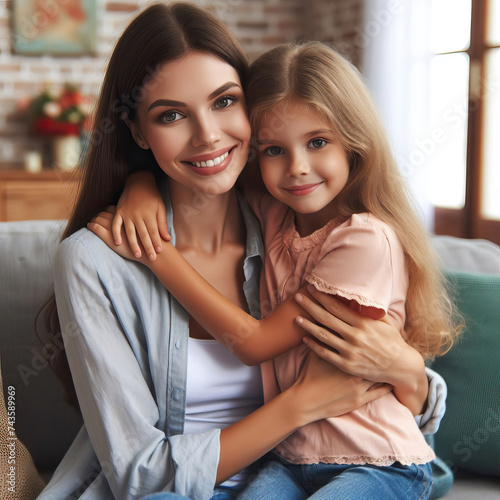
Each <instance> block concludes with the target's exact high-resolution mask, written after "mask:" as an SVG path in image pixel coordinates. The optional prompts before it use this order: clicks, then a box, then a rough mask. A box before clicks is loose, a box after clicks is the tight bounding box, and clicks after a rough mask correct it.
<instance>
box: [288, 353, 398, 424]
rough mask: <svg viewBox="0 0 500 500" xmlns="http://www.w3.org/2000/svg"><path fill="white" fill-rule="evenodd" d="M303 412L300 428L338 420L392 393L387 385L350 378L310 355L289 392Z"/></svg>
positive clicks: (350, 376) (329, 364)
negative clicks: (315, 422)
mask: <svg viewBox="0 0 500 500" xmlns="http://www.w3.org/2000/svg"><path fill="white" fill-rule="evenodd" d="M291 389H292V390H294V391H296V393H295V394H294V398H295V400H296V401H297V403H298V405H300V408H302V409H303V413H302V415H303V417H302V418H303V419H304V420H303V421H302V422H301V424H302V425H305V424H308V423H310V422H314V421H316V420H321V419H323V418H328V417H338V416H339V415H344V414H345V413H349V412H351V411H354V410H356V409H357V408H360V407H361V406H363V405H365V404H366V403H369V402H370V401H374V400H375V399H378V398H380V397H382V396H384V395H385V394H387V393H388V392H390V391H391V390H392V387H391V386H390V385H387V384H373V382H370V381H368V380H364V379H362V378H360V377H355V376H353V375H349V374H347V373H345V372H343V371H342V370H339V369H338V368H336V367H335V366H334V365H332V364H331V363H328V362H326V361H324V360H323V359H321V358H319V357H318V356H317V355H316V354H315V353H314V352H310V353H309V354H308V355H307V358H306V360H305V362H304V364H303V366H302V368H301V370H300V374H299V377H298V379H297V381H296V382H295V384H294V385H293V386H292V388H291Z"/></svg>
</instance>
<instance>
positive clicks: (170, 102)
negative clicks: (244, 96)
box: [148, 82, 241, 113]
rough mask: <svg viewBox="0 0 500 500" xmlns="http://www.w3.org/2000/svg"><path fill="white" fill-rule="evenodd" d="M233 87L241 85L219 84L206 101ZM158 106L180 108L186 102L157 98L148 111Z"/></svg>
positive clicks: (183, 106) (184, 106) (185, 105)
mask: <svg viewBox="0 0 500 500" xmlns="http://www.w3.org/2000/svg"><path fill="white" fill-rule="evenodd" d="M233 87H238V88H239V89H241V87H240V86H239V85H238V84H237V83H236V82H227V83H225V84H224V85H221V86H220V87H219V88H217V89H215V90H214V91H213V92H212V93H211V94H210V95H209V96H208V99H207V100H208V101H211V100H212V99H213V98H214V97H217V96H218V95H220V94H222V93H224V92H227V91H228V90H229V89H232V88H233ZM158 106H177V107H180V108H186V107H187V104H186V103H185V102H182V101H174V100H172V99H157V100H156V101H155V102H153V104H151V106H149V108H148V113H149V112H150V111H151V110H152V109H153V108H157V107H158Z"/></svg>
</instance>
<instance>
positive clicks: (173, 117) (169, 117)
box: [158, 111, 183, 123]
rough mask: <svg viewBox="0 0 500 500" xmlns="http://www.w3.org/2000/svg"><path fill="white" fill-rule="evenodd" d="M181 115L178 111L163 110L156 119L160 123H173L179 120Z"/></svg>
mask: <svg viewBox="0 0 500 500" xmlns="http://www.w3.org/2000/svg"><path fill="white" fill-rule="evenodd" d="M182 117H183V115H181V114H180V113H179V112H178V111H165V113H162V114H161V115H160V116H159V117H158V120H159V121H160V122H161V123H173V122H176V121H178V120H180V119H181V118H182Z"/></svg>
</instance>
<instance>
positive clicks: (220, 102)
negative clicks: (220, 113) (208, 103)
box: [214, 96, 236, 108]
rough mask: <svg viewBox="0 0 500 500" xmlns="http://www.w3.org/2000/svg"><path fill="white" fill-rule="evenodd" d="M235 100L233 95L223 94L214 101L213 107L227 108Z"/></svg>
mask: <svg viewBox="0 0 500 500" xmlns="http://www.w3.org/2000/svg"><path fill="white" fill-rule="evenodd" d="M235 101H236V99H235V98H234V97H229V96H224V97H220V98H219V99H217V100H216V101H215V106H214V107H215V108H227V107H229V106H231V104H233V103H234V102H235Z"/></svg>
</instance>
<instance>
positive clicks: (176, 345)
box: [175, 339, 181, 349]
mask: <svg viewBox="0 0 500 500" xmlns="http://www.w3.org/2000/svg"><path fill="white" fill-rule="evenodd" d="M175 348H176V349H180V348H181V341H180V340H179V339H177V340H176V341H175Z"/></svg>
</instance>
